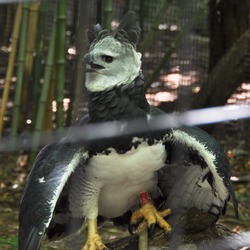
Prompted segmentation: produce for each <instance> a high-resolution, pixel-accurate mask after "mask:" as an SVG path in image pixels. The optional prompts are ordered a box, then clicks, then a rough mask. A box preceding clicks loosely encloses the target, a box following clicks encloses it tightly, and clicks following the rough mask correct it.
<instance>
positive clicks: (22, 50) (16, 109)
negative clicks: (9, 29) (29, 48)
mask: <svg viewBox="0 0 250 250" xmlns="http://www.w3.org/2000/svg"><path fill="white" fill-rule="evenodd" d="M27 21H28V3H27V2H25V3H24V4H23V7H22V24H21V34H20V42H19V52H18V68H17V83H16V89H15V99H14V109H13V118H12V122H11V135H12V136H13V137H14V136H16V134H17V130H18V124H19V114H20V106H21V96H22V87H23V73H24V71H23V69H24V56H25V45H26V37H27V36H26V33H27ZM12 139H13V140H12V147H14V146H15V143H14V138H12ZM13 149H14V148H13Z"/></svg>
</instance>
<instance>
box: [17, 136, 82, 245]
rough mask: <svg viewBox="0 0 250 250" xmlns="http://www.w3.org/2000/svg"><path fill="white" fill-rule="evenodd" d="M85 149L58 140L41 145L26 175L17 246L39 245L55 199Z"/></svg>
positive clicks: (54, 204) (50, 216)
mask: <svg viewBox="0 0 250 250" xmlns="http://www.w3.org/2000/svg"><path fill="white" fill-rule="evenodd" d="M84 153H85V152H84V149H83V148H82V147H78V146H75V145H72V144H69V143H66V142H65V141H64V140H61V141H60V142H58V143H55V144H50V145H48V146H46V147H45V148H43V149H42V150H41V152H40V153H39V154H38V156H37V158H36V160H35V162H34V166H33V168H32V171H31V173H30V175H29V177H28V180H27V184H26V187H25V190H24V194H23V197H22V200H21V207H20V214H19V250H35V249H39V247H40V244H41V240H42V237H43V235H44V233H45V232H46V229H47V228H48V226H49V224H50V221H51V219H52V216H53V211H54V209H55V206H56V203H57V200H58V198H59V196H60V194H61V192H62V190H63V188H64V186H65V184H66V182H67V180H68V179H69V177H70V175H71V174H72V172H73V171H74V170H75V168H76V167H77V166H78V165H79V164H80V162H82V161H83V160H84Z"/></svg>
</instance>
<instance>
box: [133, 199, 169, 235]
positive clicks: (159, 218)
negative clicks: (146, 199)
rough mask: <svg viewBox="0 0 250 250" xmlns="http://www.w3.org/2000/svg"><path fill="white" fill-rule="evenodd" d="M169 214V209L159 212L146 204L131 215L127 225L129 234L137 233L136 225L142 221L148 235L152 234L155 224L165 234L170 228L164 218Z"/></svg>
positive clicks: (149, 204)
mask: <svg viewBox="0 0 250 250" xmlns="http://www.w3.org/2000/svg"><path fill="white" fill-rule="evenodd" d="M170 213H171V210H170V209H166V210H164V211H162V212H159V211H157V209H156V208H155V207H154V205H153V204H151V203H147V204H145V205H143V206H142V207H141V208H140V209H139V210H137V211H135V212H134V213H133V215H132V217H131V220H130V224H129V232H130V233H131V234H135V233H139V232H138V225H139V224H140V223H141V221H142V220H146V222H147V226H148V230H149V232H148V233H149V235H152V233H153V232H154V229H155V226H156V224H158V225H159V226H160V227H161V228H163V229H164V231H165V232H166V233H169V232H170V231H171V226H170V225H169V224H168V223H167V221H165V220H164V217H166V216H167V215H169V214H170Z"/></svg>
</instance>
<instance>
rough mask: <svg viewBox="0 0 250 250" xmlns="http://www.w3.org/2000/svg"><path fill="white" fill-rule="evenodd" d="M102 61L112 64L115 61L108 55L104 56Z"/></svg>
mask: <svg viewBox="0 0 250 250" xmlns="http://www.w3.org/2000/svg"><path fill="white" fill-rule="evenodd" d="M102 60H103V61H104V62H106V63H112V62H113V60H114V58H113V57H112V56H106V55H104V56H102Z"/></svg>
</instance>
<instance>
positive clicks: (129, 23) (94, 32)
mask: <svg viewBox="0 0 250 250" xmlns="http://www.w3.org/2000/svg"><path fill="white" fill-rule="evenodd" d="M140 34H141V29H140V27H139V26H138V25H137V22H136V13H135V12H134V11H131V10H130V11H128V12H127V14H126V15H125V16H124V18H123V19H122V21H121V23H120V25H119V26H118V27H117V29H116V30H114V31H113V34H110V33H109V32H108V30H106V29H104V30H103V29H102V27H101V25H100V24H96V25H94V26H92V27H91V28H90V29H88V30H87V36H88V40H89V43H90V44H91V43H93V42H95V41H98V40H101V39H103V38H104V37H106V36H108V35H113V36H114V38H115V39H117V40H118V41H120V42H127V43H131V44H132V45H133V46H134V47H135V46H136V44H137V43H138V41H139V39H140Z"/></svg>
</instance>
